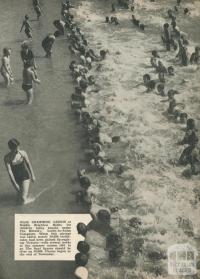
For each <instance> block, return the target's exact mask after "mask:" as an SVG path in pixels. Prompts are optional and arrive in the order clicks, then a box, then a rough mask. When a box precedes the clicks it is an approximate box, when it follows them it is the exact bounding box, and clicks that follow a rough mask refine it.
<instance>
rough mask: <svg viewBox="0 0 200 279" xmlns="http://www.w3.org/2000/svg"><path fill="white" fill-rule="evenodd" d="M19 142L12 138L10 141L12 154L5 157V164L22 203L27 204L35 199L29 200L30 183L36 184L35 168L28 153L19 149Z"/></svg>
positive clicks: (9, 145)
mask: <svg viewBox="0 0 200 279" xmlns="http://www.w3.org/2000/svg"><path fill="white" fill-rule="evenodd" d="M19 145H20V143H19V141H18V140H17V139H15V138H12V139H10V140H9V141H8V147H9V149H10V152H9V153H8V154H6V155H5V157H4V162H5V166H6V169H7V171H8V175H9V177H10V179H11V182H12V184H13V186H14V188H15V190H16V191H17V192H18V194H19V195H20V198H21V199H22V202H23V203H24V204H27V203H29V202H32V201H33V200H34V199H33V198H29V197H28V195H29V186H30V182H31V180H32V182H35V175H34V172H33V168H32V166H31V163H30V161H29V158H28V155H27V153H26V151H24V150H20V149H19Z"/></svg>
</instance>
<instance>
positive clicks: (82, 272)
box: [74, 266, 88, 279]
mask: <svg viewBox="0 0 200 279" xmlns="http://www.w3.org/2000/svg"><path fill="white" fill-rule="evenodd" d="M74 275H75V276H76V277H77V278H79V279H87V278H88V270H87V269H86V268H85V267H83V266H79V267H77V268H76V270H75V272H74Z"/></svg>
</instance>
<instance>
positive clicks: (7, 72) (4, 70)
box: [0, 48, 14, 87]
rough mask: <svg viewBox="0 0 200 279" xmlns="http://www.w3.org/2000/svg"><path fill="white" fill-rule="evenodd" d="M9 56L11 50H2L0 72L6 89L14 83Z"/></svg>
mask: <svg viewBox="0 0 200 279" xmlns="http://www.w3.org/2000/svg"><path fill="white" fill-rule="evenodd" d="M10 55H11V49H10V48H4V49H3V57H2V65H1V70H0V71H1V75H2V77H3V78H4V81H5V85H6V87H8V86H9V85H10V84H11V83H12V82H13V81H14V79H13V74H12V70H11V66H10Z"/></svg>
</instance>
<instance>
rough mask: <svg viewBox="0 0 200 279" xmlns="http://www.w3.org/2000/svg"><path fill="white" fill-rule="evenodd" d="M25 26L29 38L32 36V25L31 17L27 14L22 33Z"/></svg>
mask: <svg viewBox="0 0 200 279" xmlns="http://www.w3.org/2000/svg"><path fill="white" fill-rule="evenodd" d="M23 28H24V32H25V34H26V36H27V37H28V39H31V38H32V34H31V30H32V28H31V25H30V23H29V17H28V16H27V15H25V18H24V21H23V23H22V27H21V30H20V33H21V32H22V30H23Z"/></svg>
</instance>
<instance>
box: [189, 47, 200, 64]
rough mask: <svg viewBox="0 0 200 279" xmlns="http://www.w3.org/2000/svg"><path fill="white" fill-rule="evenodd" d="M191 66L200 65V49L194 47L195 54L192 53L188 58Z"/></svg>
mask: <svg viewBox="0 0 200 279" xmlns="http://www.w3.org/2000/svg"><path fill="white" fill-rule="evenodd" d="M190 63H191V64H199V63H200V47H198V46H197V47H195V52H193V53H192V55H191V57H190Z"/></svg>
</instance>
